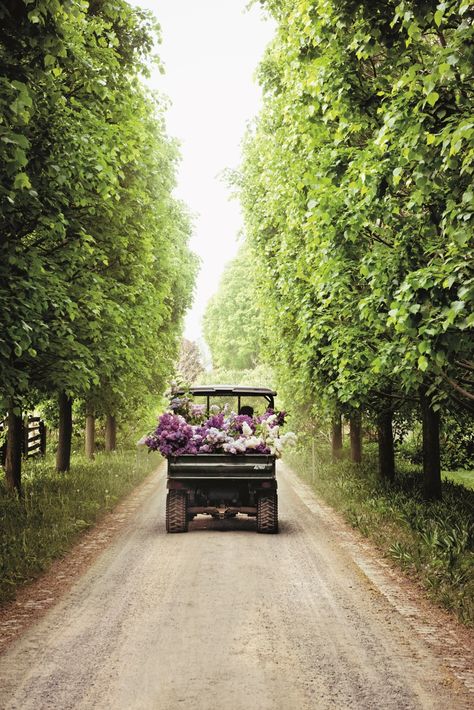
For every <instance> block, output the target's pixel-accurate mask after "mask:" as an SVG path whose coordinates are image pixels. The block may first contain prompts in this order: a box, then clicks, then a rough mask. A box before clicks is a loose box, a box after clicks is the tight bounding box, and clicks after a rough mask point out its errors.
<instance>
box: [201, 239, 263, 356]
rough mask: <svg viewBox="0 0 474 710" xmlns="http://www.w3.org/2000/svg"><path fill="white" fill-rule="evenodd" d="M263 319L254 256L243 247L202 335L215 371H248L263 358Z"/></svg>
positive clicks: (212, 304) (228, 270) (223, 280)
mask: <svg viewBox="0 0 474 710" xmlns="http://www.w3.org/2000/svg"><path fill="white" fill-rule="evenodd" d="M262 327H263V320H262V312H261V308H260V305H259V303H258V283H257V276H256V273H255V269H254V266H253V256H252V253H251V250H250V248H249V247H248V246H247V244H243V245H242V246H241V247H240V249H239V252H238V254H237V256H236V257H235V258H234V259H232V261H230V262H229V264H228V265H227V266H226V268H225V269H224V273H223V274H222V278H221V280H220V282H219V288H218V290H217V293H215V294H214V296H212V297H211V299H210V300H209V302H208V304H207V307H206V311H205V313H204V318H203V332H204V337H205V339H206V342H207V344H208V345H209V349H210V351H211V355H212V362H213V367H214V368H215V369H223V368H224V369H229V370H248V369H250V368H253V367H255V365H256V364H257V363H258V362H259V361H260V359H261V356H262V347H263V345H262V343H263V328H262Z"/></svg>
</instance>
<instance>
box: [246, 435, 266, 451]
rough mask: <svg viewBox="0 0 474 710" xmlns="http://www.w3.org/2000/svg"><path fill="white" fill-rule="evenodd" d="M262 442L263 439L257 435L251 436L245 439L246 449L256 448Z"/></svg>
mask: <svg viewBox="0 0 474 710" xmlns="http://www.w3.org/2000/svg"><path fill="white" fill-rule="evenodd" d="M260 444H263V439H262V438H261V437H259V436H251V437H249V438H248V439H247V449H256V448H257V447H258V446H260Z"/></svg>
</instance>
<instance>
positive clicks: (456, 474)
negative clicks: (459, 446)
mask: <svg viewBox="0 0 474 710" xmlns="http://www.w3.org/2000/svg"><path fill="white" fill-rule="evenodd" d="M441 475H442V476H443V479H444V478H447V479H448V481H453V482H454V483H460V484H461V485H462V486H466V488H472V489H474V471H466V469H463V468H460V469H459V470H458V471H442V472H441Z"/></svg>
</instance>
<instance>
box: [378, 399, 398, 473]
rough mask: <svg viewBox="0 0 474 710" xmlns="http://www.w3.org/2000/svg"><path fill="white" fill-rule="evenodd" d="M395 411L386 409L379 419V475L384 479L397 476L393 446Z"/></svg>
mask: <svg viewBox="0 0 474 710" xmlns="http://www.w3.org/2000/svg"><path fill="white" fill-rule="evenodd" d="M392 419H393V413H392V412H391V411H390V410H389V409H386V410H385V411H383V412H380V414H379V416H378V419H377V432H378V445H379V475H380V478H381V479H382V480H383V481H393V479H394V478H395V452H394V448H393V427H392Z"/></svg>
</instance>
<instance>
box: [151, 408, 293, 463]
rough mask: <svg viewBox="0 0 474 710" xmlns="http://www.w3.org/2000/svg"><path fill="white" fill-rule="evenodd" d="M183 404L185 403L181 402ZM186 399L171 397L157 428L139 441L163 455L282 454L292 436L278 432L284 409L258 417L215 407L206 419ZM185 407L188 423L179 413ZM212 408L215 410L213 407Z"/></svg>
mask: <svg viewBox="0 0 474 710" xmlns="http://www.w3.org/2000/svg"><path fill="white" fill-rule="evenodd" d="M183 405H184V406H183ZM199 406H200V405H192V404H191V403H189V402H185V403H183V401H182V400H180V401H179V402H178V401H176V400H173V401H172V402H171V405H170V409H171V410H172V411H171V412H167V413H165V414H162V415H161V417H160V418H159V420H158V426H157V428H156V430H155V431H154V432H153V433H152V434H149V435H148V436H146V437H144V438H143V440H142V441H141V442H140V443H144V444H146V446H148V448H149V449H150V450H152V451H159V452H160V453H161V454H163V456H180V455H183V454H205V453H206V454H209V453H218V452H224V453H230V454H245V453H247V452H248V453H259V454H275V455H276V456H280V455H281V450H282V447H283V445H284V443H290V442H293V440H294V434H284V435H283V436H281V435H280V433H279V428H280V426H281V424H282V423H283V421H284V418H285V413H284V412H274V411H273V410H267V412H265V413H264V414H263V415H261V416H258V417H249V416H247V415H243V414H235V413H234V412H230V413H227V410H224V411H217V412H215V413H214V414H212V415H211V416H210V417H208V418H207V419H204V421H203V418H204V417H205V413H203V411H202V409H199V411H195V410H193V409H192V407H199ZM183 409H184V410H185V411H187V413H188V417H189V419H190V420H191V421H194V422H196V421H197V423H190V422H189V420H188V421H187V420H186V419H185V417H184V416H183V415H182V414H181V413H177V411H179V412H182V411H183ZM214 411H215V410H214Z"/></svg>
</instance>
